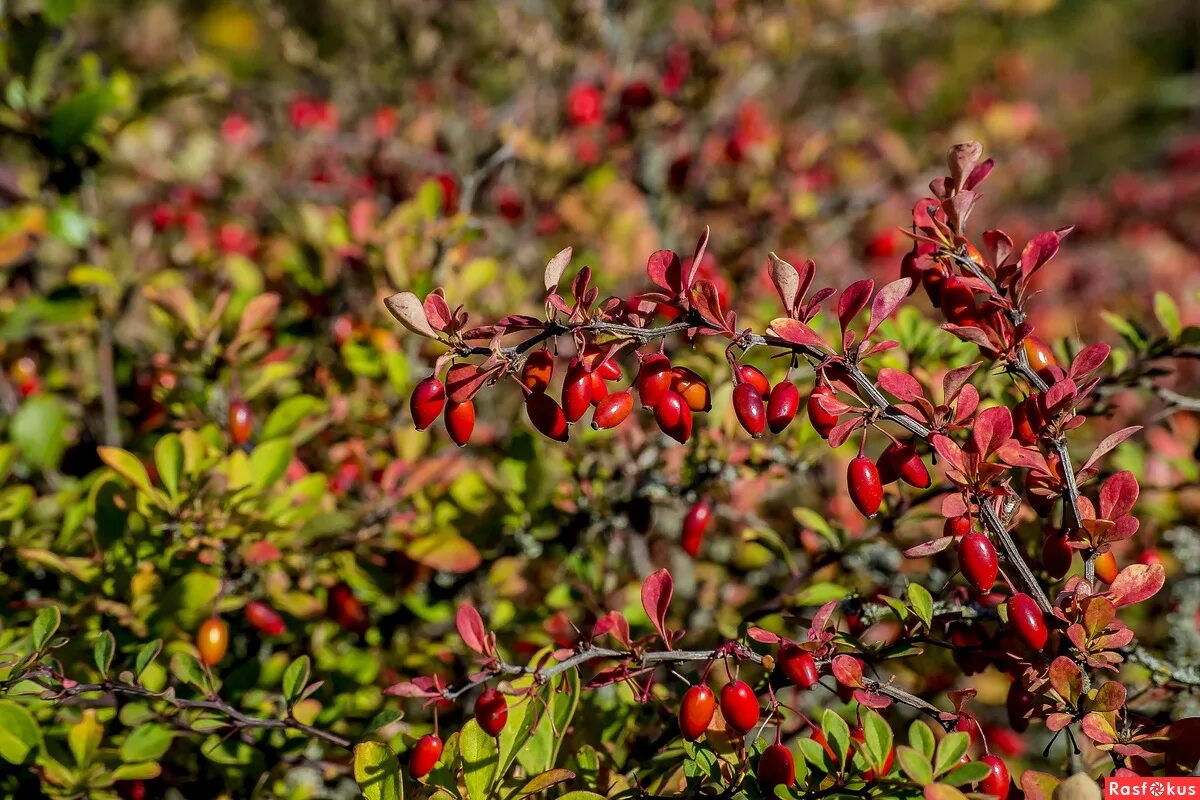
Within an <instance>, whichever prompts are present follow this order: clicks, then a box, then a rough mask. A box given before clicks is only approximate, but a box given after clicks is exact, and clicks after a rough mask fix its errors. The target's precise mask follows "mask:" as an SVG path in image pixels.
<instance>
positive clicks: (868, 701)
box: [854, 689, 892, 711]
mask: <svg viewBox="0 0 1200 800" xmlns="http://www.w3.org/2000/svg"><path fill="white" fill-rule="evenodd" d="M854 699H855V700H857V701H858V703H859V705H863V706H866V707H867V708H873V709H875V710H876V711H882V710H883V709H885V708H887V707H888V706H890V705H891V704H892V698H890V697H888V696H887V695H884V694H875V693H874V692H871V691H868V690H866V689H855V690H854Z"/></svg>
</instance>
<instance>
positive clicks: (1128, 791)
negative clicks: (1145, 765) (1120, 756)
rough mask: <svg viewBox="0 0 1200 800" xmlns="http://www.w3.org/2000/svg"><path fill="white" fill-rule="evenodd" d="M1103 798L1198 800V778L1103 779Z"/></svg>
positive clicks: (1199, 791) (1199, 779) (1199, 789)
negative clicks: (1190, 799) (1185, 799)
mask: <svg viewBox="0 0 1200 800" xmlns="http://www.w3.org/2000/svg"><path fill="white" fill-rule="evenodd" d="M1104 797H1105V800H1112V798H1118V797H1145V798H1151V800H1156V798H1160V797H1161V798H1169V797H1195V798H1200V778H1125V777H1122V778H1105V779H1104Z"/></svg>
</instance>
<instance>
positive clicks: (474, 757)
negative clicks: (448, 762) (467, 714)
mask: <svg viewBox="0 0 1200 800" xmlns="http://www.w3.org/2000/svg"><path fill="white" fill-rule="evenodd" d="M458 752H459V755H460V756H461V757H462V768H463V781H464V782H465V783H466V785H467V800H485V798H487V796H488V793H489V792H490V791H491V789H492V782H493V781H494V780H495V779H496V767H497V761H498V760H499V755H500V753H499V750H498V749H497V747H496V740H495V739H493V738H492V737H491V736H488V735H487V734H486V733H484V732H483V729H482V728H480V727H479V723H478V722H476V721H475V720H473V719H472V720H468V721H467V724H466V725H464V726H463V728H462V730H461V731H460V732H459V736H458Z"/></svg>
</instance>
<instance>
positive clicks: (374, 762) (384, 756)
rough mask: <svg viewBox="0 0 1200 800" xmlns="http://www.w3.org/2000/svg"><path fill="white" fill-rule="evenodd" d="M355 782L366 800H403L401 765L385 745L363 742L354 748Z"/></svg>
mask: <svg viewBox="0 0 1200 800" xmlns="http://www.w3.org/2000/svg"><path fill="white" fill-rule="evenodd" d="M354 780H355V781H357V782H358V788H360V789H362V793H363V797H365V798H366V800H403V797H404V785H403V783H402V782H401V780H400V763H399V762H398V761H396V754H395V753H393V752H392V750H391V748H389V747H388V746H387V745H385V744H380V743H379V742H363V743H362V744H359V745H356V746H355V747H354Z"/></svg>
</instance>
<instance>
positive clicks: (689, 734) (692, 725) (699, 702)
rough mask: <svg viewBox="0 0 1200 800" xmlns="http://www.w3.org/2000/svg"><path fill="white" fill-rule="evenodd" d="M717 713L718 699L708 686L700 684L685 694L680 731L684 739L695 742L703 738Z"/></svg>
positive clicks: (680, 717) (680, 715) (681, 710)
mask: <svg viewBox="0 0 1200 800" xmlns="http://www.w3.org/2000/svg"><path fill="white" fill-rule="evenodd" d="M716 711H717V699H716V697H714V696H713V693H712V689H709V688H708V687H707V686H705V685H703V684H699V685H697V686H693V687H692V688H690V689H688V690H687V691H686V692H684V693H683V700H682V701H680V703H679V730H680V731H682V732H683V738H685V739H687V740H688V741H689V742H694V741H696V740H697V739H699V738H700V737H701V736H703V735H704V732H705V731H706V730H708V726H709V723H711V722H712V718H713V714H715V713H716Z"/></svg>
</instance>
